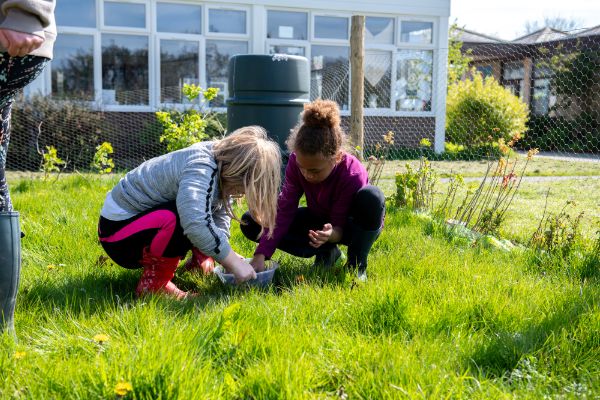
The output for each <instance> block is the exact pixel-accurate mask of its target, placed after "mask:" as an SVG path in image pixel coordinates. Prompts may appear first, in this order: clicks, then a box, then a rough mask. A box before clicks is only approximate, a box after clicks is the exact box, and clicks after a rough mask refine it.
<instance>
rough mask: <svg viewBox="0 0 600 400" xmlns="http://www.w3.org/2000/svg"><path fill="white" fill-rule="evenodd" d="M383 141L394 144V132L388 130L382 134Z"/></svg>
mask: <svg viewBox="0 0 600 400" xmlns="http://www.w3.org/2000/svg"><path fill="white" fill-rule="evenodd" d="M383 141H384V142H386V143H387V144H390V145H392V144H394V132H392V131H388V133H386V134H385V135H383Z"/></svg>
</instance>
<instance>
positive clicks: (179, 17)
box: [156, 3, 202, 34]
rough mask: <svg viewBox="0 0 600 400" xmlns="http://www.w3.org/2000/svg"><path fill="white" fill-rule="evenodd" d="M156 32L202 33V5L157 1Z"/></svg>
mask: <svg viewBox="0 0 600 400" xmlns="http://www.w3.org/2000/svg"><path fill="white" fill-rule="evenodd" d="M156 15H157V17H156V18H157V21H156V29H157V30H158V32H173V33H190V34H201V33H202V7H200V6H195V5H188V4H173V3H157V4H156Z"/></svg>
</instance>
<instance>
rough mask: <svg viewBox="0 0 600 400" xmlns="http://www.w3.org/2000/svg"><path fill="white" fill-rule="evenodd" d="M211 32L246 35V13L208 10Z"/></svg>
mask: <svg viewBox="0 0 600 400" xmlns="http://www.w3.org/2000/svg"><path fill="white" fill-rule="evenodd" d="M208 30H209V32H221V33H242V34H243V33H246V11H240V10H215V9H210V10H208Z"/></svg>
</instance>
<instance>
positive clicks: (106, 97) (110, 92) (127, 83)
mask: <svg viewBox="0 0 600 400" xmlns="http://www.w3.org/2000/svg"><path fill="white" fill-rule="evenodd" d="M102 101H103V102H104V103H105V104H134V105H146V104H148V37H146V36H134V35H112V34H104V35H102Z"/></svg>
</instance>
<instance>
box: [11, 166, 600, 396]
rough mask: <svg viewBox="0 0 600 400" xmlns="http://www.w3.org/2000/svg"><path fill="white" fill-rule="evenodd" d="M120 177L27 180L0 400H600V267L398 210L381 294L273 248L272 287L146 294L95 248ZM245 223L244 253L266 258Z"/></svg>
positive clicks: (374, 265) (209, 285) (181, 278)
mask: <svg viewBox="0 0 600 400" xmlns="http://www.w3.org/2000/svg"><path fill="white" fill-rule="evenodd" d="M115 182H116V178H115V177H109V178H98V177H95V176H68V177H67V176H65V177H61V178H60V179H59V180H58V181H55V182H51V181H47V182H43V181H29V180H23V181H20V182H19V181H12V193H13V201H14V204H15V208H16V209H18V210H20V212H21V214H22V225H23V230H24V231H25V232H26V234H27V236H26V237H25V238H24V239H23V243H22V245H23V268H22V279H21V285H20V293H19V297H18V304H17V312H16V329H17V332H18V336H19V341H18V343H17V344H16V345H15V344H12V343H11V341H10V340H8V339H7V338H6V337H4V338H2V342H1V343H2V344H1V346H2V349H3V351H2V352H0V398H31V399H45V398H61V399H62V398H64V399H68V398H77V399H88V398H94V399H95V398H115V389H116V388H117V387H118V385H122V386H119V387H120V388H121V389H122V390H123V392H122V393H126V395H125V398H132V399H134V398H135V399H179V398H181V399H194V398H201V399H221V398H224V399H228V398H231V399H238V398H244V399H250V398H251V399H274V398H278V399H279V398H282V399H304V398H307V399H308V398H311V399H312V398H321V399H324V398H331V399H336V398H337V399H341V398H350V399H354V398H364V399H398V398H411V399H412V398H423V399H428V398H436V399H437V398H469V399H471V398H481V399H489V398H529V399H539V398H543V397H549V398H572V399H578V398H583V397H586V396H587V397H588V398H597V396H599V395H600V381H599V380H598V376H599V374H600V363H598V359H600V307H599V306H600V305H599V300H600V287H599V286H598V278H597V277H598V274H596V275H593V276H592V277H591V278H590V279H587V280H585V281H583V282H582V281H581V280H580V279H576V278H575V277H573V275H571V274H569V273H566V272H565V271H561V270H547V271H546V270H543V269H540V268H538V267H536V265H535V263H532V259H531V256H530V255H529V254H528V253H527V252H512V253H505V252H501V251H497V250H486V249H482V248H480V247H469V246H456V245H452V244H450V243H448V242H447V240H446V239H444V238H442V237H437V236H433V237H432V236H428V235H427V234H426V229H425V226H424V223H423V222H421V221H420V220H418V219H417V218H416V217H414V216H413V215H412V214H409V213H408V212H404V211H400V210H390V211H389V212H388V215H387V219H386V228H385V230H384V233H383V234H382V236H381V238H380V240H379V241H378V242H377V243H376V245H375V247H374V249H373V252H372V255H371V257H370V265H369V281H368V282H367V283H366V284H359V285H355V284H353V281H352V278H351V276H350V275H346V274H344V273H337V274H336V273H333V272H331V271H320V270H312V269H311V268H310V260H301V259H296V258H292V257H288V256H283V255H282V254H281V253H276V258H277V259H279V261H280V264H281V267H280V268H279V270H278V271H277V273H276V276H275V285H274V286H273V287H272V288H271V289H269V290H267V291H257V290H243V289H237V290H235V289H230V288H225V287H223V286H222V284H221V283H220V282H219V281H218V280H217V279H216V278H215V277H214V276H210V277H200V276H196V275H192V274H190V273H180V274H178V275H176V278H175V282H176V283H177V284H178V285H179V286H181V287H182V288H184V289H194V290H198V291H200V292H201V293H202V295H201V296H200V297H198V298H196V299H192V300H188V301H183V302H178V301H174V300H171V299H168V298H162V297H148V298H144V299H141V300H137V299H135V298H133V297H132V293H133V289H134V287H135V284H136V282H137V279H138V277H139V271H130V270H125V269H123V268H120V267H117V266H115V265H113V264H112V263H111V262H104V261H102V259H101V256H102V255H103V251H102V249H101V247H100V246H99V245H98V243H97V239H96V222H97V219H98V214H99V210H100V208H101V205H102V201H103V198H104V195H105V193H106V191H107V190H109V189H110V188H111V187H112V185H113V184H114V183H115ZM526 193H529V192H528V191H523V195H525V194H526ZM531 194H532V195H534V192H533V191H532V192H531ZM233 225H234V229H233V232H232V233H233V245H234V248H235V249H236V250H238V252H240V253H242V254H248V255H249V254H251V252H252V249H253V246H252V245H251V244H250V243H248V241H246V240H244V239H243V238H242V235H241V233H240V232H239V228H238V227H237V225H236V224H235V223H234V224H233ZM99 334H100V335H106V337H98V336H96V335H99ZM95 337H96V338H95ZM94 338H95V339H94ZM126 384H129V385H131V386H126ZM123 385H125V386H123ZM128 389H131V391H129V392H128ZM345 396H347V397H345Z"/></svg>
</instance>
